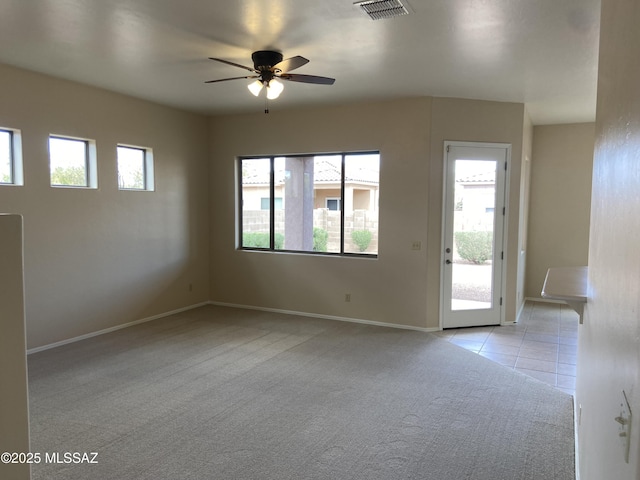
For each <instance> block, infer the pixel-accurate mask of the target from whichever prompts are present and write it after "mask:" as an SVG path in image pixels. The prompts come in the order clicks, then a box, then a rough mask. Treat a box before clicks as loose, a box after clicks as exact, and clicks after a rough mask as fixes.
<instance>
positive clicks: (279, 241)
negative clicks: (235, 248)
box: [242, 232, 284, 250]
mask: <svg viewBox="0 0 640 480" xmlns="http://www.w3.org/2000/svg"><path fill="white" fill-rule="evenodd" d="M274 242H275V249H276V250H282V248H283V247H284V235H283V234H281V233H276V235H275V238H274ZM242 246H243V247H246V248H269V233H268V232H245V233H243V234H242Z"/></svg>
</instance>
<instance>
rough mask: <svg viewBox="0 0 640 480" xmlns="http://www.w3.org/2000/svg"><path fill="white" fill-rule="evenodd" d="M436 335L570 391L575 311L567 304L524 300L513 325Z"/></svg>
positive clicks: (573, 373) (573, 380) (573, 375)
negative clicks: (517, 320) (519, 313)
mask: <svg viewBox="0 0 640 480" xmlns="http://www.w3.org/2000/svg"><path fill="white" fill-rule="evenodd" d="M437 335H439V336H441V337H443V338H445V339H447V340H448V341H450V342H451V343H455V344H456V345H459V346H461V347H464V348H466V349H467V350H470V351H472V352H475V353H478V354H480V355H482V356H484V357H486V358H489V359H491V360H494V361H496V362H498V363H501V364H502V365H505V366H507V367H510V368H513V369H515V370H517V371H519V372H522V373H524V374H526V375H529V376H531V377H534V378H537V379H538V380H541V381H543V382H545V383H547V384H549V385H551V386H553V387H556V388H558V389H560V390H563V391H565V392H567V393H569V394H571V395H574V392H575V384H576V350H577V344H578V314H577V313H575V312H574V311H573V310H572V309H571V307H569V306H567V305H563V304H556V303H543V302H531V301H527V303H526V304H525V307H524V310H523V312H522V316H521V318H520V321H519V322H518V323H517V324H515V325H505V326H498V327H473V328H459V329H451V330H444V331H442V332H438V333H437Z"/></svg>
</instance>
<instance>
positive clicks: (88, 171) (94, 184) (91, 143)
mask: <svg viewBox="0 0 640 480" xmlns="http://www.w3.org/2000/svg"><path fill="white" fill-rule="evenodd" d="M51 139H60V140H69V141H74V142H83V143H84V144H85V156H84V162H85V178H86V181H85V185H66V184H54V183H51V173H52V171H51V151H49V183H50V185H51V187H53V188H75V189H90V190H91V189H93V190H95V189H97V188H98V162H97V151H96V142H95V140H91V139H88V138H81V137H72V136H69V135H58V134H53V133H52V134H50V135H49V138H48V141H50V140H51ZM47 145H49V143H47Z"/></svg>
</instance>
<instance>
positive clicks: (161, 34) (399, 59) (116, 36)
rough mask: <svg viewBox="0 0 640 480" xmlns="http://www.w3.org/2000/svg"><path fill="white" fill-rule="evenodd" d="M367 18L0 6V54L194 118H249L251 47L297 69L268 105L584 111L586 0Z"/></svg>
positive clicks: (175, 1)
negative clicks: (435, 103)
mask: <svg viewBox="0 0 640 480" xmlns="http://www.w3.org/2000/svg"><path fill="white" fill-rule="evenodd" d="M407 2H408V4H409V5H408V6H409V9H410V10H411V11H412V13H411V15H407V16H402V17H397V18H393V19H388V20H375V21H374V20H371V19H370V18H369V17H368V16H366V15H365V14H364V13H363V12H362V11H361V10H360V9H359V8H357V7H356V6H354V5H353V0H2V1H1V2H0V45H2V48H1V49H0V62H1V63H6V64H10V65H15V66H19V67H23V68H26V69H29V70H35V71H38V72H42V73H46V74H50V75H54V76H57V77H62V78H67V79H70V80H75V81H78V82H82V83H86V84H90V85H95V86H99V87H103V88H106V89H109V90H114V91H117V92H121V93H125V94H129V95H133V96H135V97H140V98H144V99H147V100H151V101H155V102H159V103H162V104H166V105H171V106H175V107H180V108H183V109H188V110H192V111H197V112H206V113H230V112H261V111H262V109H263V107H264V103H263V100H261V99H256V98H255V97H253V96H252V95H250V94H249V91H248V90H247V88H246V84H248V83H249V81H247V80H236V81H230V82H223V83H216V84H205V83H204V82H205V80H211V79H217V78H226V77H236V76H243V75H245V73H246V74H248V73H249V72H246V71H243V70H241V69H239V68H236V67H233V66H229V65H225V64H222V63H218V62H214V61H212V60H208V57H219V58H224V59H227V60H229V61H232V62H235V63H239V64H242V65H247V66H252V62H251V53H252V52H253V51H255V50H263V49H275V50H279V51H281V52H282V53H283V55H284V57H285V58H288V57H291V56H295V55H301V56H303V57H306V58H308V59H309V60H310V62H309V64H307V65H305V66H303V67H301V68H299V69H298V70H296V71H295V73H300V74H308V75H322V76H329V77H335V78H336V83H335V84H334V85H332V86H327V85H309V84H300V83H293V82H286V83H285V90H284V92H283V94H282V95H281V97H280V98H279V99H278V100H276V101H274V102H272V103H271V105H270V108H271V110H272V111H273V110H274V109H276V108H278V109H288V108H293V107H301V106H307V105H314V104H315V105H317V104H335V103H344V102H350V101H363V100H369V99H391V98H400V97H408V96H420V95H432V96H446V97H460V98H475V99H483V100H498V101H510V102H521V103H525V104H526V105H527V108H528V111H529V114H530V116H531V118H532V120H533V122H534V123H535V124H552V123H568V122H588V121H593V120H594V118H595V103H596V83H597V59H598V36H599V18H600V1H599V0H407Z"/></svg>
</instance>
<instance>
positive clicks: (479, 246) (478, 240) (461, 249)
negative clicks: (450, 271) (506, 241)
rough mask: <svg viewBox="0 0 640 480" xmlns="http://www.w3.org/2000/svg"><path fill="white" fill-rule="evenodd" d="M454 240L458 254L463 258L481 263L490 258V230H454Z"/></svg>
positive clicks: (491, 240) (491, 248)
mask: <svg viewBox="0 0 640 480" xmlns="http://www.w3.org/2000/svg"><path fill="white" fill-rule="evenodd" d="M455 241H456V247H457V248H458V254H459V255H460V256H461V257H462V258H464V259H465V260H468V261H470V262H473V263H477V264H481V263H484V262H486V261H487V260H489V259H491V255H492V253H493V251H492V250H493V233H492V232H455Z"/></svg>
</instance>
